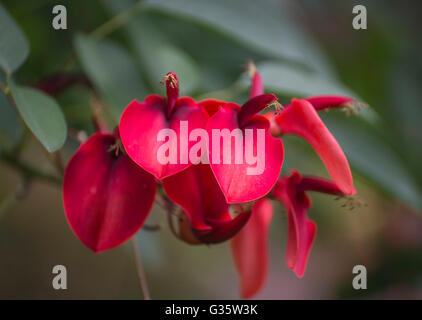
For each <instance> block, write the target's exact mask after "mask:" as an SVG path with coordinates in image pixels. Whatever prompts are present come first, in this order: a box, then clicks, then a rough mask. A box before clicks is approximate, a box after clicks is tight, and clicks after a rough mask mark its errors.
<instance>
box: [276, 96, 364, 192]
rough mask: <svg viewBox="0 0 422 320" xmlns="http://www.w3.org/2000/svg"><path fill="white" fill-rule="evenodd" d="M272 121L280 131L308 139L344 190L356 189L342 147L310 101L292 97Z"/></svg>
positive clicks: (353, 190)
mask: <svg viewBox="0 0 422 320" xmlns="http://www.w3.org/2000/svg"><path fill="white" fill-rule="evenodd" d="M276 122H277V124H278V126H279V128H280V130H281V133H282V134H283V135H284V134H294V135H298V136H300V137H302V138H303V139H305V140H306V141H308V142H309V144H310V145H311V146H312V147H313V149H314V150H315V151H316V152H317V153H318V155H319V156H320V158H321V159H322V161H323V162H324V164H325V166H326V168H327V171H328V173H329V174H330V176H331V177H332V179H333V180H334V182H335V183H336V184H337V185H338V187H339V188H340V189H341V191H342V192H343V193H344V194H353V193H355V192H356V190H355V188H354V187H353V178H352V173H351V171H350V167H349V163H348V161H347V158H346V156H345V155H344V152H343V150H342V149H341V147H340V145H339V144H338V142H337V140H336V139H335V138H334V137H333V135H332V134H331V133H330V131H329V130H328V129H327V127H326V126H325V124H324V123H323V122H322V120H321V118H320V117H319V115H318V113H317V112H316V110H315V108H314V107H313V106H312V105H311V103H310V102H308V101H306V100H298V99H293V100H292V105H290V106H288V107H287V108H285V109H284V110H283V111H282V112H281V114H280V115H279V116H277V117H276Z"/></svg>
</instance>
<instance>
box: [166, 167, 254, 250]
mask: <svg viewBox="0 0 422 320" xmlns="http://www.w3.org/2000/svg"><path fill="white" fill-rule="evenodd" d="M182 185H183V186H184V187H183V188H181V186H182ZM163 187H164V190H165V192H166V194H167V196H168V197H169V198H170V199H171V200H172V201H174V202H175V203H177V204H178V205H180V206H181V207H182V209H183V210H184V211H185V213H186V215H187V219H185V220H184V221H182V222H181V226H180V228H181V230H180V233H181V237H182V238H184V240H186V241H187V242H189V243H192V244H194V243H198V244H199V243H219V242H223V241H225V240H228V239H230V238H231V237H233V236H234V235H235V234H236V233H237V232H238V231H239V230H240V229H241V228H242V227H243V226H244V225H245V223H246V222H247V221H248V219H249V216H250V212H245V213H240V214H238V215H237V216H236V217H235V218H232V217H231V215H230V213H229V205H228V204H227V203H226V201H225V198H224V195H223V193H222V192H221V190H220V187H219V186H218V183H217V181H216V180H215V178H214V175H213V173H212V171H211V168H210V166H209V165H208V164H198V165H194V166H191V167H189V168H188V169H186V170H183V171H182V172H180V173H178V174H175V175H173V176H171V177H168V178H166V179H164V180H163ZM191 232H192V234H191ZM187 238H190V239H191V240H189V239H187ZM195 240H197V241H195Z"/></svg>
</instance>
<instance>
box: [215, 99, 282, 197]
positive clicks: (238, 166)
mask: <svg viewBox="0 0 422 320" xmlns="http://www.w3.org/2000/svg"><path fill="white" fill-rule="evenodd" d="M238 112H239V106H237V105H235V104H226V105H224V106H222V107H221V108H220V110H219V111H218V112H217V113H216V114H215V115H214V116H213V117H212V118H211V119H210V120H209V122H208V127H207V130H208V135H209V137H210V139H211V141H212V143H210V148H209V159H210V165H211V169H212V171H213V173H214V175H215V177H216V179H217V182H218V184H219V185H220V188H221V190H222V191H223V194H224V196H225V198H226V201H227V202H228V203H242V202H249V201H254V200H257V199H260V198H262V197H263V196H265V195H266V194H267V193H268V192H270V190H271V189H272V187H273V186H274V185H275V183H276V181H277V178H278V176H279V174H280V170H281V166H282V164H283V158H284V149H283V144H282V142H281V140H280V139H276V138H274V137H272V136H271V134H270V132H269V126H270V124H269V122H268V120H267V119H266V118H264V117H263V116H259V115H256V116H253V117H252V118H250V119H249V121H248V122H247V123H246V124H245V125H244V126H243V127H242V128H241V129H240V128H239V122H238ZM258 129H262V131H261V133H263V135H262V136H261V137H263V139H258ZM214 130H216V131H214ZM223 130H226V131H227V130H228V131H229V132H230V133H233V135H234V136H235V139H238V141H241V142H242V141H244V142H242V144H240V143H239V144H238V145H239V146H241V147H243V148H238V150H237V151H238V152H236V143H233V140H234V139H231V140H229V141H230V143H229V144H227V145H228V146H229V148H224V138H221V139H218V136H216V135H215V136H214V133H215V132H217V133H218V132H223ZM233 130H234V131H233ZM245 130H250V132H252V133H253V136H252V137H251V136H250V135H246V134H245V132H246V131H245ZM230 133H229V134H230ZM227 137H229V135H228V136H227ZM239 149H241V150H243V156H242V157H240V155H241V154H240V152H239ZM250 151H253V155H254V156H256V159H255V160H256V161H255V163H252V161H249V164H248V161H247V159H246V158H247V157H246V156H245V155H246V153H247V152H250ZM229 153H230V154H229ZM236 155H239V157H238V158H239V159H238V161H237V163H236ZM249 158H250V157H249ZM239 160H241V161H239ZM249 160H251V159H249Z"/></svg>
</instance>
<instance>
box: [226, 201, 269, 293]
mask: <svg viewBox="0 0 422 320" xmlns="http://www.w3.org/2000/svg"><path fill="white" fill-rule="evenodd" d="M272 215H273V207H272V203H271V200H269V199H266V198H263V199H261V200H258V201H257V202H256V203H255V205H254V206H253V208H252V215H251V218H250V219H249V221H248V223H247V224H246V225H245V226H244V227H243V229H242V230H240V231H239V233H238V234H237V235H236V236H235V237H234V238H233V239H232V240H231V247H232V254H233V259H234V262H235V265H236V268H237V271H238V273H239V277H240V284H241V293H242V298H243V299H247V298H250V297H252V296H253V295H255V294H256V293H257V292H258V291H259V290H260V289H261V288H262V286H263V285H264V283H265V281H266V278H267V273H268V232H269V228H270V222H271V218H272Z"/></svg>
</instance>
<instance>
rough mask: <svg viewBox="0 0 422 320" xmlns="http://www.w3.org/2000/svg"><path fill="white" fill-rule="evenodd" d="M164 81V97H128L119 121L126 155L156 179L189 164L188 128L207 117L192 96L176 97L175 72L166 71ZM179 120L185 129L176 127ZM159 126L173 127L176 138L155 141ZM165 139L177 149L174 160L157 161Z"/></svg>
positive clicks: (197, 126) (160, 178) (177, 92)
mask: <svg viewBox="0 0 422 320" xmlns="http://www.w3.org/2000/svg"><path fill="white" fill-rule="evenodd" d="M164 82H165V84H166V89H167V99H166V98H164V97H161V96H158V95H150V96H148V97H146V98H145V100H144V101H143V102H141V103H140V102H138V101H137V100H134V101H132V102H131V103H130V104H129V105H128V106H127V107H126V109H125V111H124V112H123V114H122V117H121V119H120V125H119V128H120V135H121V137H122V142H123V145H124V147H125V149H126V152H127V154H128V155H129V157H130V158H131V159H132V160H133V161H135V162H136V163H137V164H138V165H139V166H141V167H142V168H143V169H145V170H146V171H148V172H149V173H151V174H153V175H154V176H155V177H156V178H157V179H159V180H162V179H164V178H165V177H169V176H171V175H172V174H175V173H177V172H180V171H182V170H183V169H186V168H187V167H189V166H190V165H191V163H190V161H189V150H190V148H191V146H192V145H193V144H194V143H195V142H193V141H189V139H188V137H189V135H190V132H191V131H192V130H194V129H196V128H205V127H206V124H207V120H208V116H207V114H206V113H205V111H204V110H203V109H202V108H199V107H198V105H197V103H196V102H195V101H194V100H193V99H192V98H189V97H182V98H179V81H178V79H177V76H176V74H174V73H173V72H169V73H168V74H167V76H166V77H165V78H164ZM181 121H187V123H188V128H187V129H186V132H184V131H183V130H181V129H180V128H181V124H180V122H181ZM162 129H173V130H174V132H175V133H176V137H175V138H176V139H173V138H171V137H170V138H169V140H168V141H166V142H165V141H157V139H158V137H159V132H160V131H161V130H162ZM182 135H183V137H182V138H181V136H182ZM166 143H167V144H169V147H170V148H173V149H174V150H178V151H179V154H178V155H177V163H167V164H161V163H160V162H159V161H158V160H157V154H158V152H159V149H160V147H162V146H163V145H164V144H166ZM185 143H186V145H184V144H185Z"/></svg>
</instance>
